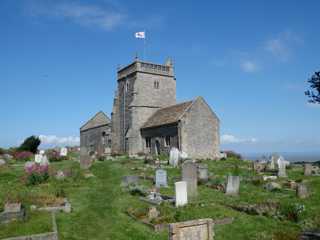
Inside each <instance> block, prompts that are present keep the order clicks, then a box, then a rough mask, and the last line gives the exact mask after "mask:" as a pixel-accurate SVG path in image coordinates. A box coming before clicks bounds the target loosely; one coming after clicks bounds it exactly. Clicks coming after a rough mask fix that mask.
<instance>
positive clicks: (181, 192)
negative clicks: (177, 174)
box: [175, 181, 188, 207]
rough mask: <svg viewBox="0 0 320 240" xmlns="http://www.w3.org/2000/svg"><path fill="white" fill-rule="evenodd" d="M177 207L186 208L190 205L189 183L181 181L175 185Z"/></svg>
mask: <svg viewBox="0 0 320 240" xmlns="http://www.w3.org/2000/svg"><path fill="white" fill-rule="evenodd" d="M175 191H176V207H180V206H184V205H186V204H187V203H188V194H187V182H185V181H181V182H176V183H175Z"/></svg>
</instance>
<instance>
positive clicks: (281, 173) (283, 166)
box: [278, 159, 287, 177]
mask: <svg viewBox="0 0 320 240" xmlns="http://www.w3.org/2000/svg"><path fill="white" fill-rule="evenodd" d="M278 166H279V169H278V177H287V173H286V163H285V161H284V160H281V159H280V160H279V161H278Z"/></svg>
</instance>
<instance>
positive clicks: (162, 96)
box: [111, 59, 220, 159]
mask: <svg viewBox="0 0 320 240" xmlns="http://www.w3.org/2000/svg"><path fill="white" fill-rule="evenodd" d="M117 82H118V88H117V92H116V95H115V98H114V104H113V112H112V130H111V132H112V148H111V150H112V152H115V153H128V154H129V155H135V154H139V153H151V154H162V153H168V152H169V151H170V148H172V147H176V148H178V149H179V150H181V151H184V152H186V153H187V154H188V156H190V157H192V158H211V159H213V158H217V157H218V156H219V138H220V137H219V119H218V117H217V116H216V114H215V113H214V112H213V111H212V109H211V108H210V106H209V105H208V104H207V103H206V102H205V100H204V99H203V98H202V97H197V98H195V99H193V100H191V101H187V102H183V103H178V104H177V102H176V78H175V75H174V68H173V64H172V62H171V61H170V60H168V61H167V62H166V63H165V64H164V65H162V64H154V63H149V62H144V61H140V60H138V59H135V61H134V62H133V63H131V64H129V65H128V66H126V67H123V68H121V69H119V70H118V79H117Z"/></svg>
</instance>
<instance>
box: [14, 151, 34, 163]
mask: <svg viewBox="0 0 320 240" xmlns="http://www.w3.org/2000/svg"><path fill="white" fill-rule="evenodd" d="M32 157H33V153H32V152H28V151H22V152H15V153H14V158H15V159H16V160H19V161H30V160H31V158H32Z"/></svg>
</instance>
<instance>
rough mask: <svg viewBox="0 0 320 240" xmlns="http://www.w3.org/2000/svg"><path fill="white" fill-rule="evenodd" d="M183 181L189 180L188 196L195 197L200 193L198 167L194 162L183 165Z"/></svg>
mask: <svg viewBox="0 0 320 240" xmlns="http://www.w3.org/2000/svg"><path fill="white" fill-rule="evenodd" d="M182 181H186V182H187V189H188V198H189V199H194V198H196V197H197V195H198V189H197V187H198V167H197V164H195V163H192V162H185V163H184V164H183V165H182Z"/></svg>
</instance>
